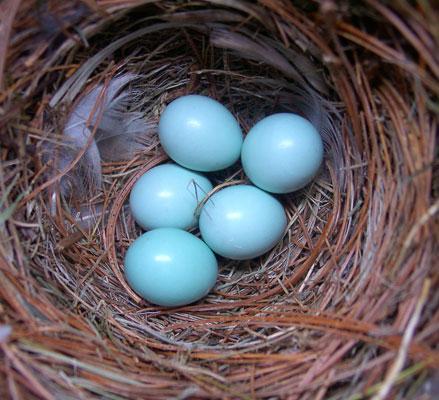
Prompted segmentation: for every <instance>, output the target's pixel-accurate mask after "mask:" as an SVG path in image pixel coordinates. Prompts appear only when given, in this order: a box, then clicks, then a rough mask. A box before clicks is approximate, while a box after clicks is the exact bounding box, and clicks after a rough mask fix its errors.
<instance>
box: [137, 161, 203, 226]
mask: <svg viewBox="0 0 439 400" xmlns="http://www.w3.org/2000/svg"><path fill="white" fill-rule="evenodd" d="M210 190H212V184H211V183H210V181H209V180H208V179H207V178H206V177H204V176H203V175H201V174H199V173H197V172H194V171H189V170H187V169H185V168H183V167H180V166H179V165H176V164H163V165H159V166H157V167H154V168H152V169H150V170H149V171H147V172H146V173H145V174H143V175H142V176H141V177H140V179H139V180H138V181H137V182H136V183H135V185H134V187H133V189H132V191H131V194H130V208H131V212H132V214H133V217H134V219H135V220H136V222H137V223H138V224H139V225H140V226H141V227H142V228H143V229H155V228H166V227H169V228H181V229H189V228H192V227H194V226H195V225H196V224H197V218H196V216H195V210H196V208H197V206H198V203H199V202H201V200H202V199H203V198H204V197H205V196H206V194H207V193H208V192H209V191H210Z"/></svg>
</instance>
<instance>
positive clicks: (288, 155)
mask: <svg viewBox="0 0 439 400" xmlns="http://www.w3.org/2000/svg"><path fill="white" fill-rule="evenodd" d="M322 160H323V143H322V139H321V137H320V135H319V133H318V132H317V130H316V129H315V128H314V126H313V125H312V124H311V123H310V122H309V121H308V120H306V119H305V118H302V117H301V116H299V115H296V114H292V113H279V114H273V115H270V116H269V117H266V118H264V119H262V120H261V121H259V122H258V123H257V124H256V125H255V126H253V128H251V129H250V131H249V133H248V134H247V136H246V138H245V140H244V144H243V146H242V154H241V161H242V166H243V169H244V172H245V173H246V175H247V176H248V177H249V179H250V180H251V181H252V183H253V184H255V185H256V186H258V187H260V188H261V189H264V190H266V191H268V192H272V193H289V192H293V191H295V190H299V189H301V188H303V187H304V186H306V185H307V184H308V183H309V182H311V180H312V179H313V178H314V176H315V175H316V174H317V172H318V170H319V167H320V164H321V163H322Z"/></svg>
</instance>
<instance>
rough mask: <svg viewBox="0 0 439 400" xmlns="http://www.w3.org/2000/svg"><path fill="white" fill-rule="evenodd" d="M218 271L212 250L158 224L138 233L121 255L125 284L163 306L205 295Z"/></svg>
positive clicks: (177, 304) (180, 303)
mask: <svg viewBox="0 0 439 400" xmlns="http://www.w3.org/2000/svg"><path fill="white" fill-rule="evenodd" d="M217 275H218V264H217V261H216V258H215V255H214V254H213V252H212V250H210V249H209V247H208V246H207V245H206V244H205V243H204V242H203V241H202V240H200V239H198V238H197V237H196V236H194V235H192V234H190V233H189V232H186V231H183V230H181V229H175V228H160V229H154V230H152V231H149V232H146V233H144V234H143V235H142V236H139V237H138V238H137V239H136V240H135V241H134V242H133V243H132V244H131V246H130V247H129V248H128V251H127V253H126V255H125V277H126V280H127V282H128V284H129V285H130V286H131V287H132V288H133V290H134V291H135V292H137V293H138V294H139V295H140V296H141V297H143V298H144V299H145V300H147V301H149V302H150V303H153V304H158V305H160V306H165V307H177V306H183V305H186V304H190V303H193V302H194V301H197V300H200V299H201V298H203V297H204V296H206V295H207V294H208V293H209V291H210V290H211V289H212V287H213V286H214V285H215V281H216V278H217Z"/></svg>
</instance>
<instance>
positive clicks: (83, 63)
mask: <svg viewBox="0 0 439 400" xmlns="http://www.w3.org/2000/svg"><path fill="white" fill-rule="evenodd" d="M0 10H1V11H0V14H1V17H2V21H1V26H0V70H1V72H2V74H0V82H1V81H2V91H1V93H0V102H1V108H0V124H1V125H0V126H1V131H0V138H1V141H0V144H1V147H0V157H1V164H0V168H1V169H0V190H1V196H0V235H1V236H0V239H1V240H0V300H1V303H0V307H1V313H0V322H1V324H2V325H0V348H1V351H0V354H1V357H2V360H1V364H0V390H1V394H0V396H1V398H12V399H32V398H43V399H70V398H71V399H94V398H108V399H125V398H142V399H150V398H157V399H160V398H166V399H168V398H176V399H184V398H194V399H197V398H227V399H229V398H230V399H241V398H242V399H251V398H270V399H277V398H281V399H283V398H288V399H324V398H327V399H348V398H349V399H360V398H369V397H373V398H375V399H384V398H407V399H412V398H423V399H428V398H434V397H435V396H439V389H438V385H439V384H438V380H439V378H438V376H437V375H435V373H434V368H435V367H437V366H438V365H439V351H438V350H437V345H438V339H439V310H438V303H439V297H438V291H437V288H438V279H439V270H438V264H437V258H438V248H437V243H438V239H439V229H438V228H439V224H438V218H437V216H438V210H439V200H438V194H439V188H438V174H437V171H436V175H435V173H434V166H435V165H436V167H437V162H436V163H435V156H436V157H437V151H436V150H435V141H436V139H437V137H436V135H437V124H438V119H437V117H436V112H437V111H438V106H437V104H438V103H437V99H438V97H437V96H438V94H439V82H438V77H439V58H438V55H439V51H438V42H439V31H438V27H437V20H438V15H437V14H435V9H434V8H433V5H429V2H419V3H418V4H416V2H412V3H410V4H409V3H406V2H402V1H401V2H400V1H395V2H394V4H393V5H391V6H387V5H386V6H385V5H383V4H381V2H378V1H375V0H369V1H366V2H333V1H331V0H322V1H320V2H306V1H303V2H302V1H295V2H292V3H290V2H289V1H281V0H260V1H259V2H250V1H243V0H240V1H229V0H208V1H194V2H192V1H142V0H96V1H95V0H88V1H86V0H83V1H82V2H79V1H67V2H58V1H30V0H22V1H14V0H4V1H3V2H2V3H1V4H0ZM123 73H132V74H135V76H136V79H135V80H134V81H133V83H132V86H131V87H132V89H133V92H132V93H134V94H135V103H136V110H137V111H138V112H141V113H142V115H143V117H144V118H145V119H146V120H147V121H148V123H149V124H150V125H151V126H152V127H154V126H155V125H156V124H157V121H158V118H159V115H160V113H161V112H162V111H163V109H164V107H165V105H166V104H167V103H169V102H170V101H171V100H173V99H174V98H176V97H178V96H181V95H184V94H187V93H200V94H206V95H209V96H211V97H213V98H215V99H217V100H219V101H221V102H222V103H224V104H225V105H226V106H227V107H228V108H229V109H230V110H231V111H232V112H233V114H234V115H235V116H236V117H237V119H238V120H239V122H240V124H241V126H242V127H243V129H244V131H245V132H248V130H249V128H250V127H251V126H252V125H253V124H254V123H255V122H257V121H258V120H260V119H261V118H263V117H264V116H266V115H268V114H271V113H273V112H278V111H292V112H297V113H300V114H301V115H304V116H305V117H307V118H309V119H310V120H311V121H312V122H313V123H314V124H315V125H316V126H317V127H318V129H319V131H320V133H321V134H322V137H323V139H324V143H325V162H324V166H323V168H322V171H321V173H320V174H319V176H318V177H317V178H316V179H315V181H314V182H313V183H312V184H310V185H309V186H308V187H306V188H305V189H303V190H302V191H300V192H298V193H294V194H292V195H284V196H281V197H280V200H281V201H282V202H283V204H284V205H285V207H286V210H287V214H288V218H289V229H288V232H287V234H286V235H285V237H284V239H283V240H282V242H281V243H279V245H278V246H276V248H275V249H273V250H272V251H271V252H270V253H269V254H267V255H265V256H263V257H261V258H258V259H255V260H251V261H246V262H231V261H230V260H229V261H228V260H225V259H221V260H220V275H219V279H218V282H217V284H216V286H215V288H214V289H213V291H212V292H211V293H210V294H209V295H208V296H207V297H206V298H205V299H203V300H201V301H199V302H198V303H196V304H193V305H190V306H186V307H182V308H179V309H163V308H159V307H156V306H153V305H151V304H148V303H146V302H144V301H141V299H140V298H139V297H137V295H136V294H135V293H133V292H132V291H131V290H130V289H129V287H128V286H127V284H126V282H125V280H124V278H123V255H124V253H125V251H126V249H127V247H128V245H129V244H130V243H131V242H132V241H133V240H134V239H135V238H136V237H137V236H138V235H139V233H140V230H139V229H138V227H136V225H135V224H134V221H133V219H132V217H131V216H130V213H129V212H128V211H127V210H126V207H124V204H126V199H127V195H128V194H129V190H130V188H131V187H132V185H133V184H134V182H135V180H136V179H137V178H138V177H139V176H140V174H142V173H143V172H145V171H146V170H147V169H149V168H151V167H152V166H154V165H157V164H158V163H161V162H164V161H165V160H166V156H165V155H164V153H163V151H162V150H161V148H160V144H159V142H158V139H157V136H156V134H155V131H154V128H153V129H152V131H151V132H150V133H149V136H148V138H147V140H146V141H145V142H144V143H143V146H142V147H141V149H140V151H138V152H136V153H135V155H133V156H132V157H130V159H129V160H126V161H114V160H113V161H107V162H104V163H103V164H102V189H101V190H98V191H97V192H96V193H94V194H92V193H91V191H90V192H87V193H85V194H84V193H82V192H81V194H80V195H79V196H78V193H73V195H71V196H63V195H62V193H60V190H59V187H60V185H59V183H60V182H61V181H62V180H63V179H65V178H66V177H68V176H69V174H70V173H71V172H72V171H73V170H74V169H75V166H77V165H79V163H80V162H81V156H83V155H84V152H85V151H87V148H84V149H83V151H82V153H81V152H79V154H78V155H77V157H76V158H75V159H73V160H72V164H71V165H70V169H69V170H68V171H61V172H60V173H55V174H54V173H53V158H52V157H50V154H49V157H48V156H47V153H48V149H55V148H57V144H59V143H60V142H62V126H63V124H64V123H65V119H66V116H67V115H68V113H69V111H70V110H71V109H72V107H73V106H74V104H75V102H77V100H78V99H80V98H81V96H82V95H83V93H85V92H87V91H89V90H91V89H92V88H94V87H96V85H99V84H102V85H104V86H105V84H108V82H109V80H111V78H112V77H114V76H118V75H120V74H123ZM88 145H90V143H88ZM60 148H62V145H61V146H60ZM58 151H59V149H58ZM114 151H115V152H117V149H115V150H114ZM212 179H213V180H214V182H215V183H216V184H220V183H221V182H224V181H226V182H227V184H233V183H235V182H240V181H242V180H245V176H244V175H243V173H242V170H241V169H240V167H239V166H236V167H233V168H231V169H230V170H227V171H225V172H223V173H221V174H216V175H214V176H213V177H212ZM54 188H55V189H54ZM73 192H74V191H73ZM75 194H76V196H75ZM53 199H55V202H54V201H53ZM90 204H93V205H96V207H97V208H99V210H100V211H99V214H98V215H99V216H98V218H96V219H95V220H94V223H93V224H89V225H87V226H86V227H84V225H83V224H80V223H78V220H77V218H76V214H75V210H78V209H80V208H78V207H81V206H84V205H90ZM436 398H437V397H436Z"/></svg>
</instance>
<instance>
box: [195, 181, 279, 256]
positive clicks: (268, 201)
mask: <svg viewBox="0 0 439 400" xmlns="http://www.w3.org/2000/svg"><path fill="white" fill-rule="evenodd" d="M199 224H200V232H201V236H202V238H203V240H204V241H205V242H206V243H207V244H208V245H209V247H210V248H211V249H212V250H213V251H215V252H216V253H217V254H220V255H221V256H223V257H227V258H231V259H234V260H245V259H250V258H254V257H257V256H260V255H261V254H264V253H265V252H267V251H268V250H270V249H271V248H273V247H274V246H275V245H276V244H277V243H278V242H279V241H280V239H281V238H282V236H283V233H284V230H285V228H286V226H287V218H286V215H285V210H284V208H283V206H282V204H281V203H279V201H278V200H277V199H275V198H274V197H273V196H271V195H270V194H268V193H266V192H264V191H262V190H261V189H258V188H256V187H254V186H250V185H236V186H229V187H227V188H225V189H222V190H220V191H219V192H217V193H215V194H213V195H212V196H211V197H210V198H209V199H208V200H207V201H206V204H205V205H204V206H203V208H202V210H201V215H200V221H199Z"/></svg>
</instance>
